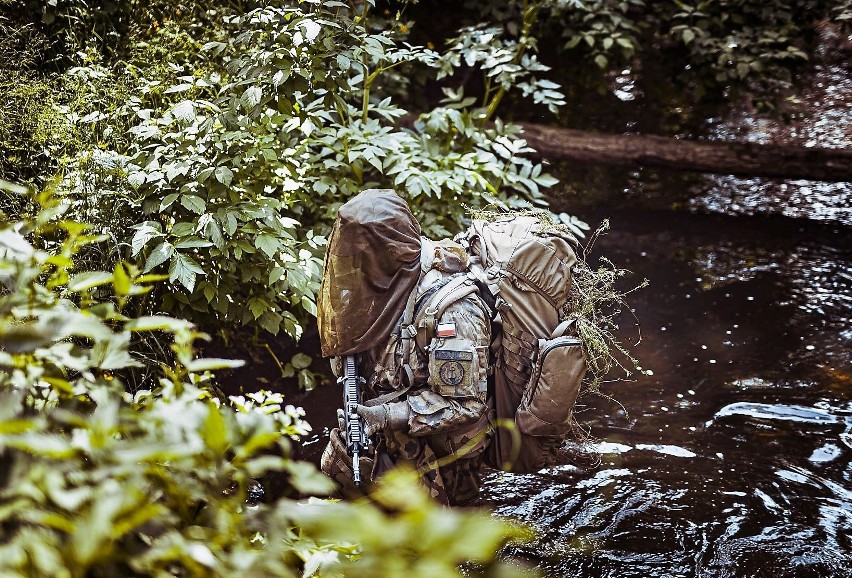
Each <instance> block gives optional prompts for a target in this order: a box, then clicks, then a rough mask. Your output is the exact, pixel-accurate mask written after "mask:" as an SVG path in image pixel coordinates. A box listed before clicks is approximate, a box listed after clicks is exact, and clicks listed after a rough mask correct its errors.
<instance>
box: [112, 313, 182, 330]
mask: <svg viewBox="0 0 852 578" xmlns="http://www.w3.org/2000/svg"><path fill="white" fill-rule="evenodd" d="M124 328H125V329H126V330H128V331H172V332H176V331H183V330H186V329H191V328H192V323H190V322H189V321H185V320H183V319H175V318H173V317H167V316H165V315H150V316H146V317H139V318H138V319H134V320H132V321H130V322H129V323H127V324H126V325H125V326H124Z"/></svg>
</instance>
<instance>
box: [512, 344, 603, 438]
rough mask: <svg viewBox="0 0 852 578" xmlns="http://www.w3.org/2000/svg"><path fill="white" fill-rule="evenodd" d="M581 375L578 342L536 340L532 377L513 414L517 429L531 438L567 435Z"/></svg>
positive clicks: (583, 367) (583, 362) (583, 360)
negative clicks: (537, 346)
mask: <svg viewBox="0 0 852 578" xmlns="http://www.w3.org/2000/svg"><path fill="white" fill-rule="evenodd" d="M585 374H586V358H585V356H584V355H583V349H582V346H581V344H580V340H579V339H577V338H576V337H568V336H563V337H556V338H553V339H541V340H539V350H538V358H537V359H536V363H535V367H534V369H533V372H532V377H531V379H530V383H529V385H528V386H527V388H526V390H525V391H524V395H523V397H522V398H521V403H520V405H519V406H518V411H517V413H516V414H515V423H516V424H517V426H518V429H520V430H521V432H522V433H525V434H527V435H531V436H558V435H563V434H565V433H568V432H569V431H570V430H571V422H572V413H573V409H574V402H576V401H577V396H578V395H579V393H580V385H581V384H582V381H583V376H584V375H585Z"/></svg>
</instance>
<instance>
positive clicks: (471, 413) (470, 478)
mask: <svg viewBox="0 0 852 578" xmlns="http://www.w3.org/2000/svg"><path fill="white" fill-rule="evenodd" d="M466 266H467V256H466V253H465V252H464V250H463V249H462V248H461V247H460V246H458V245H455V244H454V243H452V242H451V241H442V242H439V243H434V242H432V241H430V240H429V239H426V238H425V237H421V236H420V225H419V224H418V223H417V221H416V219H415V218H414V216H413V215H412V214H411V211H410V210H409V208H408V206H407V204H406V203H405V201H404V200H403V199H402V198H400V197H399V196H397V195H396V194H395V193H394V192H393V191H391V190H379V189H371V190H366V191H363V192H362V193H360V194H359V195H358V196H356V197H354V198H353V199H352V200H350V201H349V202H347V203H346V204H344V205H343V206H342V207H341V208H340V210H339V213H338V217H337V221H336V223H335V225H334V229H333V231H332V234H331V236H330V238H329V245H328V251H327V253H326V258H325V264H324V271H323V280H322V286H321V288H320V295H319V299H318V306H319V307H318V309H319V310H318V320H319V329H320V339H321V343H322V350H323V355H325V356H330V357H332V360H331V366H332V371H333V372H334V373H335V375H337V376H338V377H339V376H340V375H342V372H343V371H342V362H341V359H342V356H346V355H353V354H356V355H357V368H358V374H359V375H360V376H363V377H364V378H366V387H365V391H364V404H363V405H359V406H358V407H357V413H358V415H360V416H361V417H362V419H363V420H364V422H365V425H366V430H367V435H368V436H369V437H371V439H372V440H373V442H374V448H375V452H374V456H373V458H370V459H364V460H362V470H363V471H365V472H367V473H369V477H370V479H376V478H377V477H378V476H380V475H381V474H382V473H383V472H385V471H387V469H389V468H391V467H393V466H394V465H398V464H403V463H404V464H408V465H410V466H411V467H413V468H415V469H416V470H417V471H418V472H419V473H420V474H421V481H422V483H423V485H424V486H425V487H426V488H427V489H428V490H429V492H430V493H431V495H432V496H433V497H434V498H435V499H436V500H437V501H438V502H440V503H443V504H447V505H460V504H466V503H470V502H471V501H472V500H474V499H475V498H476V497H477V495H478V493H479V483H480V467H481V465H482V458H483V451H484V449H485V447H486V446H487V444H488V441H489V435H490V427H489V420H490V418H491V414H492V410H491V405H492V404H491V402H490V400H489V399H487V392H488V387H487V373H488V348H489V343H490V338H491V330H490V320H489V314H488V309H487V306H486V305H484V304H483V303H482V301H481V299H480V298H479V296H478V294H477V293H475V292H474V293H471V294H469V295H467V296H465V297H463V298H461V299H459V300H457V301H455V302H454V303H452V304H450V305H449V306H448V307H447V308H446V309H445V310H444V312H443V313H442V314H441V315H440V317H439V318H438V319H433V320H431V321H432V323H430V324H429V325H428V327H429V329H430V332H431V335H429V336H428V337H429V340H428V346H426V347H425V348H424V347H422V346H418V345H416V343H415V339H414V338H413V335H412V334H411V333H410V332H406V330H405V327H406V326H405V324H404V323H401V320H403V319H404V316H405V315H406V314H407V315H408V317H407V319H408V320H409V321H408V322H409V323H410V319H411V316H412V314H413V312H414V311H417V308H418V306H420V307H422V306H423V302H424V300H425V299H426V298H427V297H428V296H429V295H430V294H432V293H434V291H435V289H436V288H438V287H441V286H443V285H445V284H446V283H447V282H448V281H451V280H452V279H453V278H456V277H458V276H460V275H464V273H463V271H464V269H465V268H466ZM433 327H434V330H433V331H431V329H432V328H433ZM424 349H425V350H424ZM368 400H373V402H370V401H368ZM377 401H379V402H381V403H375V402H377ZM371 403H372V404H373V405H371ZM338 417H339V418H341V419H342V410H340V411H339V416H338ZM321 466H322V470H323V471H324V472H325V473H326V474H328V475H329V476H331V477H332V478H333V479H335V480H336V481H337V482H338V483H340V484H341V485H342V486H343V487H344V488H346V487H351V486H352V479H351V475H352V469H351V458H349V457H348V456H347V454H346V447H345V442H344V440H343V435H342V433H341V430H340V429H339V428H335V429H334V430H332V432H331V439H330V441H329V444H328V446H327V447H326V449H325V452H324V453H323V457H322V463H321Z"/></svg>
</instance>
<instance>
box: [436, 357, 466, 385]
mask: <svg viewBox="0 0 852 578" xmlns="http://www.w3.org/2000/svg"><path fill="white" fill-rule="evenodd" d="M439 375H440V376H441V381H443V382H444V383H446V384H447V385H453V386H455V385H458V384H460V383H461V382H462V381H464V376H465V371H464V366H463V365H462V364H461V363H459V362H458V361H446V362H444V363H442V364H441V369H440V370H439Z"/></svg>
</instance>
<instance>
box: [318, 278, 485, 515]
mask: <svg viewBox="0 0 852 578" xmlns="http://www.w3.org/2000/svg"><path fill="white" fill-rule="evenodd" d="M441 276H442V275H441V274H440V273H439V272H438V271H434V270H433V271H430V273H429V274H427V275H426V276H425V277H424V278H423V279H422V281H421V282H420V284H419V286H418V294H419V295H422V294H423V293H424V292H425V291H426V290H427V289H428V288H429V287H430V286H432V285H433V284H434V283H435V282H436V281H438V280H439V279H440V277H441ZM438 326H440V327H443V328H445V329H444V332H445V333H446V334H447V336H446V337H437V336H436V337H433V338H432V340H431V342H430V344H429V346H428V347H427V351H423V350H421V349H420V348H419V347H413V348H412V352H411V354H410V355H409V359H408V363H409V365H410V367H411V369H412V371H413V374H414V382H413V383H414V386H413V387H412V388H411V389H410V390H409V391H408V392H407V395H403V396H402V397H401V398H400V399H404V400H405V401H407V403H408V406H409V409H410V411H409V420H408V431H405V432H403V431H382V432H380V433H379V434H377V435H376V436H374V437H375V438H378V440H374V441H376V442H377V443H376V451H375V459H374V460H373V463H372V464H370V463H369V462H367V461H365V462H364V463H363V464H362V466H364V467H366V468H371V470H372V474H371V478H372V479H375V478H377V477H378V476H380V475H381V474H382V473H383V472H384V471H386V470H387V469H389V468H390V467H393V466H394V465H397V464H401V463H405V464H408V465H410V466H411V467H413V468H415V469H416V470H417V471H418V472H420V473H421V480H422V483H423V485H424V486H425V487H426V488H427V489H428V490H429V492H430V494H431V495H432V497H433V498H434V499H435V500H437V501H438V502H440V503H443V504H448V505H458V504H465V503H469V502H470V501H472V500H473V499H475V498H476V497H477V495H478V493H479V483H480V473H479V472H480V467H481V465H482V458H483V455H482V454H483V451H484V449H485V447H486V446H487V444H488V441H489V437H490V429H489V419H490V418H491V415H490V414H491V413H492V410H491V408H490V406H491V404H490V402H489V401H488V400H487V399H486V396H487V391H488V386H487V383H488V376H487V373H488V347H489V343H490V335H491V331H490V321H489V316H488V313H487V311H486V309H485V307H484V306H483V304H482V303H481V301H480V300H479V297H478V296H477V295H476V294H473V295H469V296H468V297H465V298H463V299H461V300H459V301H457V302H455V303H453V304H451V305H450V306H449V307H447V309H446V310H445V311H444V313H443V314H442V315H441V317H440V318H439V319H438ZM402 351H403V348H402V347H401V340H400V339H399V336H398V335H397V334H394V335H391V336H390V338H389V340H388V341H387V343H386V344H385V345H384V346H379V347H376V348H373V349H371V350H369V351H367V352H366V353H365V354H364V355H362V356H361V360H360V367H359V374H360V375H363V376H365V377H366V376H369V377H367V387H366V390H365V393H364V399H365V400H368V399H371V398H375V397H378V396H380V395H383V394H386V393H388V392H391V391H398V390H400V389H403V385H402V384H401V383H400V379H399V378H398V377H397V376H399V375H401V371H400V368H401V366H402V364H403V363H404V361H405V360H403V359H402ZM332 369H333V370H334V372H335V374H337V375H340V374H341V373H342V370H341V367H340V358H333V359H332ZM331 435H332V439H331V441H330V443H329V445H328V446H327V447H326V450H325V453H324V455H323V459H322V469H323V471H324V472H326V473H327V474H328V475H330V476H331V477H332V478H334V479H335V480H337V481H338V482H339V483H340V484H342V485H343V486H344V487H346V486H351V484H352V480H351V467H350V464H351V458H349V457H348V456H347V455H346V451H345V449H344V444H343V443H342V434H341V433H340V430H339V429H338V428H335V429H334V430H333V431H332V434H331ZM460 450H461V451H460ZM439 460H440V466H439V467H438V463H437V462H438V461H439ZM366 471H370V469H367V470H366Z"/></svg>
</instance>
